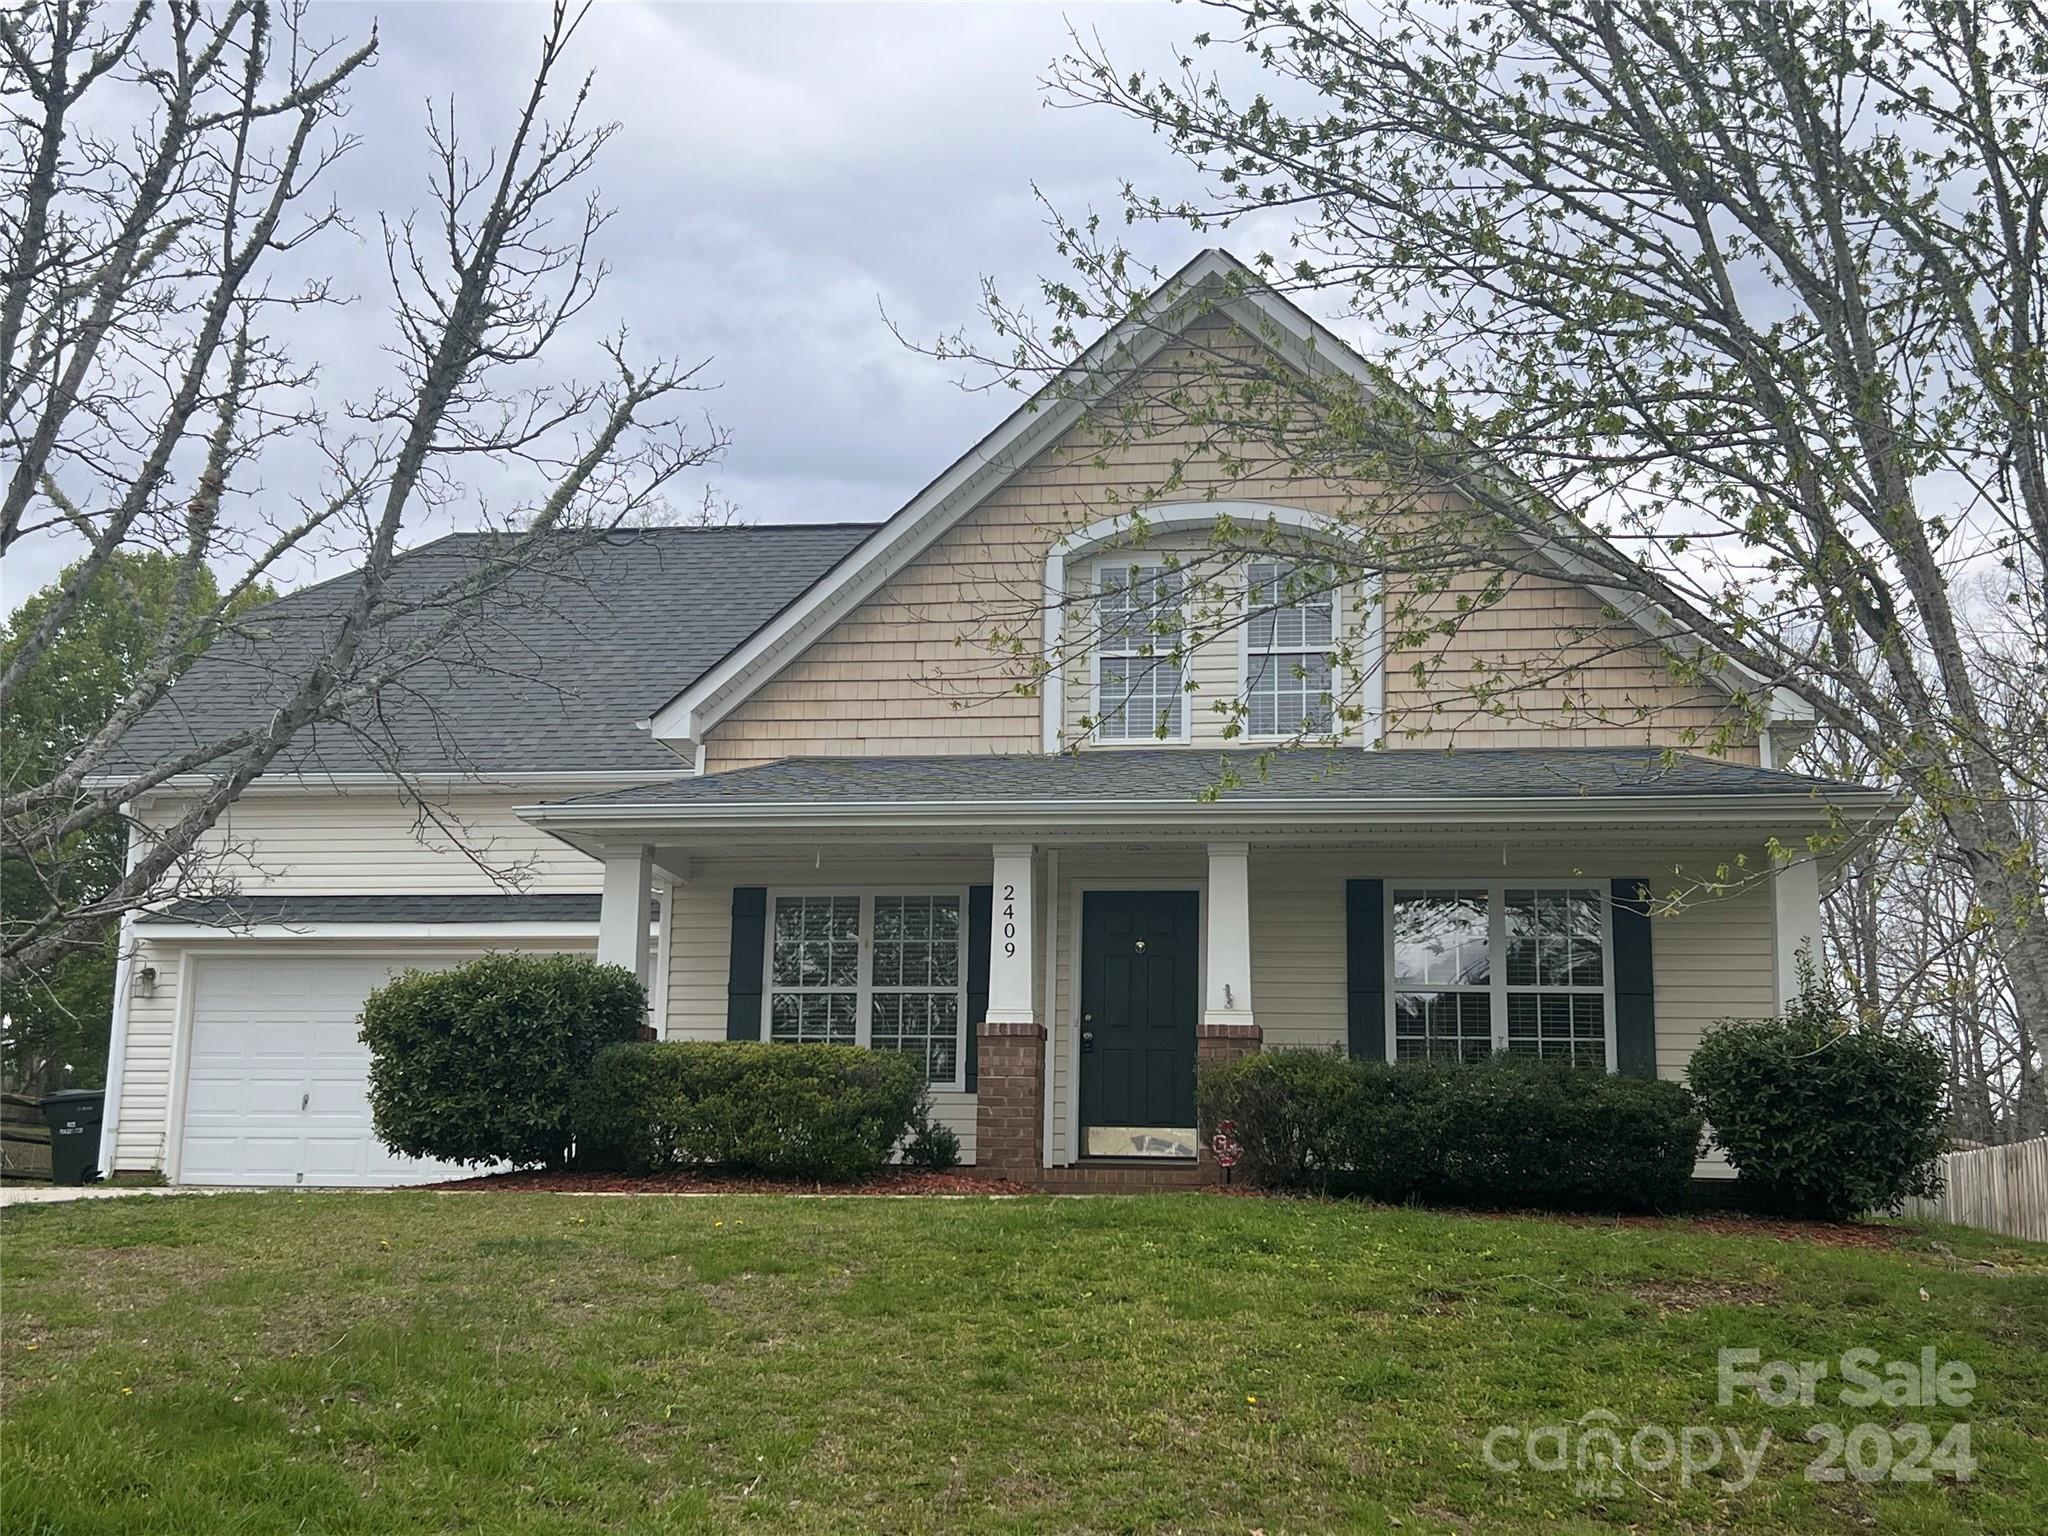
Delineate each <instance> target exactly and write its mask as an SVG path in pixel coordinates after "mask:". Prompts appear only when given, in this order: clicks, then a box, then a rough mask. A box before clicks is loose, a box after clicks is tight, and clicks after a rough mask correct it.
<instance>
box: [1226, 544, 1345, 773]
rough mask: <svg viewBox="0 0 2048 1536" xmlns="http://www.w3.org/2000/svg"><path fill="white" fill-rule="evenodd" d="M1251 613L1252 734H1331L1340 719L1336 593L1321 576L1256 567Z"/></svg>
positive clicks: (1248, 680)
mask: <svg viewBox="0 0 2048 1536" xmlns="http://www.w3.org/2000/svg"><path fill="white" fill-rule="evenodd" d="M1245 614H1246V617H1245V645H1244V653H1245V654H1244V667H1245V676H1244V693H1245V711H1246V713H1245V730H1246V733H1247V734H1248V735H1252V736H1292V735H1295V734H1297V733H1307V734H1310V735H1318V736H1326V735H1328V734H1329V733H1330V731H1331V729H1332V727H1333V725H1334V723H1335V719H1336V679H1335V677H1334V675H1333V669H1332V667H1331V665H1330V647H1331V645H1332V643H1333V642H1334V640H1335V638H1336V629H1337V599H1336V594H1335V593H1334V592H1333V591H1331V590H1329V588H1328V585H1327V583H1326V582H1319V581H1318V580H1317V577H1316V573H1315V572H1313V571H1305V570H1303V569H1302V568H1301V567H1299V566H1295V565H1291V564H1288V563H1286V562H1283V561H1279V560H1254V561H1252V562H1250V564H1248V565H1247V566H1246V567H1245Z"/></svg>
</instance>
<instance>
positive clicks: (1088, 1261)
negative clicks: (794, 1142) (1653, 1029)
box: [0, 1192, 2048, 1536]
mask: <svg viewBox="0 0 2048 1536" xmlns="http://www.w3.org/2000/svg"><path fill="white" fill-rule="evenodd" d="M1939 1240H1940V1241H1941V1242H1942V1243H1944V1244H1945V1245H1946V1246H1947V1247H1948V1248H1949V1249H1950V1250H1951V1251H1952V1256H1951V1254H1943V1253H1941V1252H1939V1251H1937V1250H1936V1249H1934V1248H1932V1247H1930V1246H1929V1240H1928V1239H1924V1238H1909V1239H1905V1240H1903V1241H1902V1242H1901V1244H1900V1245H1899V1246H1897V1247H1895V1248H1891V1249H1888V1250H1885V1251H1867V1250H1858V1249H1849V1248H1829V1247H1819V1246H1814V1245H1810V1244H1807V1243H1803V1242H1801V1243H1789V1242H1783V1241H1778V1240H1773V1239H1770V1238H1766V1237H1757V1236H1749V1235H1744V1236H1723V1235H1715V1234H1712V1233H1709V1232H1703V1231H1698V1230H1691V1229H1688V1228H1686V1227H1685V1226H1683V1225H1679V1224H1671V1225H1666V1226H1659V1227H1645V1226H1616V1225H1611V1224H1590V1225H1570V1224H1565V1223H1559V1222H1548V1221H1541V1220H1513V1221H1509V1220H1489V1219H1485V1218H1477V1217H1460V1216H1447V1215H1440V1214H1432V1213H1427V1212H1417V1211H1395V1210H1383V1209H1378V1208H1374V1207H1369V1206H1361V1205H1335V1204H1311V1203H1300V1202H1286V1201H1260V1200H1231V1199H1219V1198H1216V1197H1212V1196H1202V1195H1187V1196H1175V1197H1152V1198H1146V1199H1132V1200H1047V1199H1033V1200H1016V1201H983V1200H950V1201H948V1200H916V1199H906V1200H844V1199H842V1200H791V1199H777V1198H772V1197H721V1198H714V1199H663V1198H651V1199H637V1200H633V1199H577V1198H573V1197H569V1196H562V1195H509V1194H507V1195H474V1194H469V1195H464V1194H431V1193H426V1192H416V1193H407V1194H389V1195H379V1194H366V1195H342V1194H319V1195H293V1194H288V1193H283V1194H276V1195H223V1196H216V1197H211V1198H195V1197H180V1198H174V1199H149V1198H138V1199H131V1200H119V1201H105V1202H86V1203H80V1204H75V1205H66V1206H55V1207H44V1208H29V1209H16V1210H10V1211H8V1212H7V1213H6V1214H5V1216H4V1217H0V1282H4V1295H0V1306H4V1316H5V1337H4V1361H5V1378H4V1392H5V1397H4V1409H5V1419H4V1431H0V1434H4V1445H0V1452H4V1455H0V1461H4V1472H0V1476H4V1484H0V1495H4V1504H0V1521H4V1525H5V1528H6V1529H7V1530H8V1531H9V1532H12V1533H16V1536H26V1533H28V1532H37V1531H65V1532H70V1531H191V1532H196V1533H205V1536H223V1533H235V1532H270V1531H283V1530H293V1531H298V1530H305V1531H362V1532H392V1531H410V1530H449V1531H452V1530H457V1529H464V1530H467V1529H488V1530H493V1531H513V1530H517V1531H598V1530H613V1529H630V1530H668V1529H675V1530H704V1529H708V1530H728V1529H741V1528H746V1529H758V1530H763V1531H770V1530H772V1531H825V1530H861V1531H868V1530H875V1531H933V1532H949V1533H950V1532H961V1531H997V1530H1003V1531H1008V1530H1035V1531H1077V1530H1079V1531H1226V1532H1237V1533H1244V1532H1248V1531H1253V1530H1263V1531H1264V1532H1265V1533H1267V1536H1281V1533H1283V1532H1307V1531H1326V1530H1332V1529H1346V1530H1350V1529H1358V1530H1368V1531H1377V1530H1399V1531H1401V1532H1403V1533H1415V1532H1427V1531H1443V1530H1454V1531H1477V1532H1488V1533H1491V1532H1497V1531H1518V1530H1529V1531H1536V1530H1545V1531H1553V1530H1601V1531H1621V1530H1635V1529H1653V1530H1684V1531H1710V1530H1722V1529H1728V1528H1731V1527H1735V1526H1738V1525H1740V1526H1742V1527H1744V1528H1749V1529H1769V1530H1777V1531H1837V1530H1857V1531H1860V1530H1870V1529H1880V1528H1881V1529H1882V1530H1884V1531H1886V1532H1919V1531H1966V1530H1967V1531H1997V1532H2017V1531H2036V1530H2048V1249H2044V1248H2040V1247H2028V1246H2027V1245H2023V1244H2017V1243H2007V1242H2001V1241H1998V1240H1995V1239H1991V1238H1987V1237H1985V1236H1983V1235H1981V1234H1969V1233H1962V1232H1944V1233H1943V1234H1941V1237H1940V1239H1939ZM1723 1346H1726V1347H1730V1348H1754V1349H1757V1350H1760V1351H1761V1352H1762V1358H1763V1359H1764V1360H1766V1361H1768V1360H1773V1359H1779V1358H1782V1359H1787V1360H1829V1361H1833V1360H1836V1359H1837V1358H1838V1357H1839V1356H1840V1355H1841V1353H1842V1351H1844V1350H1845V1349H1849V1348H1852V1347H1855V1346H1866V1347H1869V1348H1871V1349H1874V1350H1876V1351H1878V1352H1879V1353H1880V1355H1881V1356H1882V1357H1883V1358H1884V1359H1886V1360H1889V1359H1892V1358H1900V1359H1909V1360H1917V1359H1918V1357H1919V1353H1920V1350H1921V1349H1922V1348H1923V1346H1926V1347H1932V1348H1933V1349H1934V1350H1935V1351H1936V1352H1937V1355H1938V1356H1939V1357H1940V1358H1941V1359H1944V1360H1946V1359H1957V1360H1961V1361H1964V1362H1966V1363H1968V1364H1969V1365H1970V1366H1971V1367H1972V1368H1973V1369H1974V1370H1975V1372H1976V1376H1977V1388H1976V1392H1975V1400H1974V1402H1973V1403H1971V1404H1970V1405H1969V1406H1966V1407H1943V1406H1935V1407H1932V1408H1925V1409H1921V1408H1897V1409H1894V1408H1884V1407H1880V1408H1877V1409H1871V1410H1853V1409H1849V1408H1846V1407H1844V1406H1842V1405H1841V1404H1840V1403H1839V1402H1838V1401H1837V1400H1836V1398H1835V1393H1836V1392H1837V1391H1838V1390H1839V1386H1840V1383H1839V1382H1838V1381H1837V1380H1836V1379H1835V1378H1834V1377H1833V1376H1832V1375H1831V1376H1830V1377H1829V1378H1828V1379H1827V1380H1824V1381H1823V1382H1822V1383H1821V1386H1820V1395H1819V1402H1818V1404H1817V1405H1816V1406H1815V1407H1813V1408H1800V1407H1790V1408H1785V1409H1773V1408H1770V1407H1768V1406H1765V1405H1763V1404H1760V1403H1758V1402H1757V1401H1755V1400H1754V1399H1753V1398H1744V1399H1741V1400H1739V1401H1738V1402H1737V1403H1736V1404H1734V1405H1733V1406H1730V1407H1725V1408H1724V1407H1721V1406H1719V1405H1718V1404H1717V1402H1716V1390H1717V1384H1716V1353H1715V1352H1716V1350H1717V1348H1720V1347H1723ZM1596 1410H1604V1411H1606V1412H1608V1413H1611V1414H1612V1415H1614V1416H1615V1418H1616V1419H1617V1420H1618V1421H1619V1423H1620V1426H1621V1433H1622V1435H1623V1436H1624V1437H1627V1436H1629V1435H1631V1434H1633V1433H1634V1432H1635V1431H1636V1430H1637V1429H1638V1428H1640V1427H1642V1426H1645V1425H1662V1426H1668V1427H1669V1429H1670V1430H1671V1431H1673V1432H1674V1433H1676V1432H1677V1431H1679V1430H1680V1429H1682V1428H1683V1427H1684V1426H1686V1425H1688V1424H1695V1425H1702V1426H1710V1427H1712V1428H1714V1429H1715V1431H1716V1432H1717V1433H1718V1432H1720V1431H1721V1430H1724V1429H1726V1428H1733V1429H1734V1430H1736V1431H1737V1432H1738V1433H1739V1434H1740V1435H1741V1436H1742V1439H1743V1442H1744V1443H1745V1445H1751V1446H1753V1445H1754V1443H1755V1441H1756V1437H1757V1435H1758V1433H1759V1432H1760V1431H1762V1430H1763V1429H1765V1428H1769V1429H1770V1430H1771V1431H1772V1432H1773V1434H1774V1436H1775V1438H1776V1442H1777V1443H1776V1444H1775V1445H1774V1446H1773V1447H1772V1448H1771V1449H1769V1450H1768V1451H1767V1452H1766V1453H1765V1460H1764V1462H1763V1464H1762V1466H1763V1470H1762V1472H1761V1474H1760V1475H1759V1476H1758V1477H1757V1479H1756V1480H1755V1482H1754V1483H1753V1484H1752V1485H1751V1486H1750V1487H1748V1488H1747V1490H1745V1491H1738V1490H1737V1489H1736V1488H1735V1486H1734V1484H1733V1482H1732V1481H1731V1480H1730V1470H1731V1465H1732V1464H1730V1463H1727V1462H1725V1461H1724V1465H1723V1467H1722V1468H1721V1469H1718V1470H1716V1471H1713V1472H1709V1473H1707V1474H1705V1475H1703V1476H1701V1477H1697V1478H1694V1479H1693V1481H1692V1486H1690V1487H1686V1486H1683V1485H1682V1482H1681V1479H1680V1476H1679V1472H1678V1469H1677V1468H1676V1467H1672V1468H1669V1469H1667V1470H1663V1471H1653V1470H1643V1469H1640V1468H1632V1469H1631V1472H1630V1477H1629V1479H1628V1480H1624V1481H1622V1482H1621V1483H1620V1484H1619V1487H1618V1491H1615V1488H1614V1487H1613V1486H1611V1485H1610V1486H1609V1487H1608V1488H1605V1489H1603V1488H1585V1489H1582V1488H1580V1487H1578V1486H1575V1481H1574V1477H1573V1476H1572V1475H1567V1474H1558V1473H1552V1472H1541V1471H1532V1470H1528V1469H1526V1468H1525V1469H1523V1470H1521V1471H1517V1472H1495V1471H1490V1470H1489V1469H1488V1468H1487V1466H1486V1465H1485V1463H1484V1460H1483V1457H1482V1447H1483V1445H1484V1443H1485V1438H1486V1436H1487V1434H1488V1431H1489V1430H1490V1429H1491V1428H1492V1427H1493V1426H1495V1425H1511V1426H1521V1427H1523V1428H1524V1429H1526V1428H1534V1427H1539V1426H1543V1425H1549V1424H1561V1425H1576V1424H1577V1423H1578V1421H1580V1420H1581V1418H1582V1417H1583V1416H1584V1415H1587V1414H1588V1413H1592V1412H1594V1411H1596ZM1864 1419H1870V1420H1874V1421H1876V1422H1879V1423H1882V1424H1884V1425H1886V1426H1887V1427H1888V1428H1893V1427H1896V1426H1898V1425H1901V1424H1905V1423H1908V1422H1919V1423H1925V1424H1927V1425H1928V1426H1929V1427H1930V1430H1931V1432H1932V1438H1933V1440H1935V1441H1936V1442H1939V1441H1940V1440H1941V1439H1942V1438H1943V1435H1944V1434H1945V1433H1946V1431H1947V1429H1948V1427H1949V1426H1951V1425H1954V1424H1956V1423H1960V1422H1964V1421H1967V1422H1968V1424H1969V1426H1970V1435H1971V1442H1972V1443H1971V1447H1970V1448H1971V1451H1972V1452H1973V1453H1974V1456H1975V1458H1976V1460H1977V1462H1978V1463H1979V1465H1978V1470H1977V1473H1976V1476H1975V1477H1974V1479H1972V1480H1970V1481H1968V1482H1956V1481H1953V1480H1950V1479H1948V1478H1946V1477H1941V1478H1937V1480H1936V1481H1934V1482H1932V1483H1926V1484H1912V1483H1895V1482H1891V1481H1881V1482H1875V1483H1869V1484H1865V1483H1860V1482H1858V1481H1856V1480H1855V1478H1854V1477H1853V1476H1852V1477H1850V1478H1848V1479H1846V1480H1844V1481H1841V1482H1836V1483H1825V1482H1810V1481H1807V1480H1806V1478H1805V1477H1804V1475H1803V1469H1804V1468H1805V1466H1806V1464H1807V1463H1808V1462H1809V1461H1810V1460H1812V1459H1813V1457H1814V1456H1815V1455H1817V1454H1818V1448H1817V1447H1816V1446H1813V1445H1810V1444H1808V1443H1807V1442H1806V1441H1805V1440H1804V1438H1803V1435H1804V1432H1805V1430H1806V1428H1807V1427H1808V1426H1809V1425H1811V1424H1814V1423H1816V1422H1819V1421H1824V1420H1825V1421H1835V1422H1838V1423H1840V1424H1841V1425H1842V1427H1843V1428H1844V1429H1845V1430H1847V1429H1848V1428H1850V1427H1851V1426H1853V1425H1854V1424H1856V1423H1858V1422H1860V1421H1862V1420H1864ZM1906 1433H1907V1435H1908V1436H1910V1433H1911V1432H1906ZM1788 1440H1789V1442H1790V1443H1789V1444H1788V1443H1786V1442H1787V1441H1788ZM1874 1443H1875V1442H1873V1441H1871V1440H1870V1439H1869V1438H1868V1436H1866V1439H1865V1441H1864V1442H1862V1463H1863V1465H1864V1466H1866V1468H1867V1467H1869V1466H1871V1465H1873V1464H1874V1463H1873V1455H1874V1453H1873V1452H1872V1450H1871V1446H1872V1445H1873V1444H1874ZM1903 1443H1904V1441H1903V1440H1902V1441H1901V1444H1903ZM1502 1444H1503V1445H1504V1446H1506V1447H1509V1448H1510V1449H1509V1450H1508V1454H1512V1455H1517V1456H1519V1455H1520V1454H1522V1442H1521V1441H1520V1440H1519V1439H1510V1440H1508V1441H1504V1442H1502ZM1645 1448H1646V1450H1647V1451H1648V1452H1649V1454H1650V1455H1651V1457H1652V1459H1654V1458H1655V1455H1656V1452H1657V1450H1658V1444H1657V1442H1656V1441H1655V1440H1654V1437H1653V1438H1652V1439H1651V1440H1649V1441H1646V1442H1645ZM1545 1449H1546V1451H1547V1447H1546V1448H1545Z"/></svg>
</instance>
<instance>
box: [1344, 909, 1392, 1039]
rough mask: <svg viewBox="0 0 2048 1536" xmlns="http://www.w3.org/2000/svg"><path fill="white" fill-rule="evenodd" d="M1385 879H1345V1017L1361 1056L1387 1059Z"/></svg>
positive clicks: (1351, 1036) (1348, 1029) (1349, 1033)
mask: <svg viewBox="0 0 2048 1536" xmlns="http://www.w3.org/2000/svg"><path fill="white" fill-rule="evenodd" d="M1386 916H1387V907H1386V895H1385V886H1384V883H1383V882H1381V881H1378V880H1346V881H1345V882H1344V980H1345V996H1346V1003H1347V1006H1346V1010H1345V1023H1346V1026H1347V1031H1346V1032H1347V1038H1348V1040H1349V1043H1350V1046H1351V1056H1352V1059H1353V1060H1356V1061H1385V1060H1386V1059H1387V977H1386V953H1387V929H1386Z"/></svg>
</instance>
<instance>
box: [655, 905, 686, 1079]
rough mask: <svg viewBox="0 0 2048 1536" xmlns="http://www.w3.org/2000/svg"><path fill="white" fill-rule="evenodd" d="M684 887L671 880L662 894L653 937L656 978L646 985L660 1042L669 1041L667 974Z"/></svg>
mask: <svg viewBox="0 0 2048 1536" xmlns="http://www.w3.org/2000/svg"><path fill="white" fill-rule="evenodd" d="M682 888H683V882H682V881H680V880H670V881H668V882H667V884H665V885H664V886H663V887H662V892H661V931H660V932H659V933H657V934H656V935H655V937H654V975H653V976H652V977H650V978H649V980H648V984H647V990H648V992H649V993H650V994H651V995H650V997H649V998H648V1002H649V1005H650V1009H651V1018H650V1022H651V1023H652V1024H653V1025H654V1038H655V1039H657V1040H666V1039H667V1038H668V971H669V965H670V964H671V963H672V961H673V959H674V953H675V952H674V949H673V947H672V946H673V944H674V940H675V932H676V892H678V891H680V890H681V889H682Z"/></svg>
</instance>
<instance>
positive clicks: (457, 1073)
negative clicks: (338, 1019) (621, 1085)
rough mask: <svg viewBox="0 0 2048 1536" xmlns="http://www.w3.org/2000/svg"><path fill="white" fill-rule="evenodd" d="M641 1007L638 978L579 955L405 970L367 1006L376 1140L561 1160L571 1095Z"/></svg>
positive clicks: (462, 1158) (637, 1020)
mask: <svg viewBox="0 0 2048 1536" xmlns="http://www.w3.org/2000/svg"><path fill="white" fill-rule="evenodd" d="M645 1012H646V999H645V995H644V993H643V992H642V990H641V987H640V983H639V982H638V981H637V980H635V979H634V976H633V973H632V972H631V971H628V970H626V969H624V968H623V967H621V966H616V965H598V964H597V963H596V962H594V961H591V960H588V959H584V958H581V957H579V956H575V955H509V954H508V955H485V956H484V957H483V958H482V959H479V960H473V961H471V962H470V963H469V964H467V965H460V966H457V967H455V968H454V969H453V970H446V971H407V972H405V973H404V974H403V975H401V976H398V977H396V978H395V979H393V980H392V981H390V982H388V983H387V984H386V985H384V986H382V987H379V988H378V989H377V990H376V991H375V992H372V993H371V994H370V996H369V998H368V999H367V1000H366V1001H365V1002H364V1004H363V1012H362V1021H361V1022H362V1039H363V1043H364V1044H365V1045H367V1046H369V1048H370V1112H371V1115H372V1117H373V1121H374V1124H375V1126H376V1130H377V1135H378V1137H379V1139H381V1140H382V1141H383V1142H384V1144H385V1145H386V1146H388V1147H389V1148H391V1150H392V1151H394V1152H399V1153H403V1154H404V1155H406V1156H408V1157H432V1158H439V1159H441V1160H443V1161H445V1162H454V1163H495V1162H507V1163H521V1164H531V1163H543V1164H546V1165H548V1166H551V1167H552V1166H555V1165H558V1164H560V1163H561V1162H562V1161H563V1160H564V1159H565V1158H566V1157H567V1155H568V1150H569V1140H570V1131H569V1100H570V1096H571V1095H572V1094H573V1093H575V1091H576V1089H577V1088H578V1087H579V1085H580V1084H581V1083H582V1081H583V1079H584V1076H585V1074H586V1073H587V1072H588V1071H589V1069H590V1063H591V1060H592V1058H593V1057H595V1056H596V1055H597V1053H598V1051H600V1050H601V1049H603V1048H604V1047H605V1046H607V1045H610V1044H613V1043H614V1042H616V1041H621V1040H630V1039H632V1038H633V1037H634V1035H635V1034H637V1033H638V1031H639V1029H640V1024H641V1019H642V1016H643V1015H644V1014H645Z"/></svg>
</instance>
